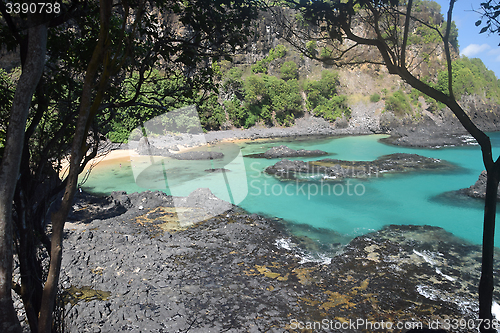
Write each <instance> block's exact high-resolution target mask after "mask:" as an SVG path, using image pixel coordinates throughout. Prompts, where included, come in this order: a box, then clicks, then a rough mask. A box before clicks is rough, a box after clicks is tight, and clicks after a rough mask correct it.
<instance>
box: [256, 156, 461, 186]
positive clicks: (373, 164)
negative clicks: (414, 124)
mask: <svg viewBox="0 0 500 333" xmlns="http://www.w3.org/2000/svg"><path fill="white" fill-rule="evenodd" d="M452 168H453V165H452V164H450V163H448V162H446V161H443V160H439V159H435V158H429V157H425V156H420V155H417V154H403V153H397V154H390V155H384V156H381V157H379V158H378V159H376V160H374V161H343V160H337V159H323V160H319V161H310V162H304V161H290V160H287V159H283V160H281V161H279V162H277V163H276V164H274V165H272V166H270V167H267V168H266V170H265V172H266V173H268V174H272V175H275V176H276V177H278V178H281V179H302V180H319V179H342V178H370V177H379V176H382V175H383V174H384V173H400V172H409V171H418V170H444V169H452Z"/></svg>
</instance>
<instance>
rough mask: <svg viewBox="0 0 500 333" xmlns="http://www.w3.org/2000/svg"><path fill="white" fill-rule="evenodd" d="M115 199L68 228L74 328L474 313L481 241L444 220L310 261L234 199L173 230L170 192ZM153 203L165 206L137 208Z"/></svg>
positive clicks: (151, 328) (67, 278)
mask: <svg viewBox="0 0 500 333" xmlns="http://www.w3.org/2000/svg"><path fill="white" fill-rule="evenodd" d="M203 196H205V198H203ZM114 197H115V198H117V199H116V200H119V201H120V202H130V204H131V205H132V206H130V207H131V208H130V209H129V210H128V211H127V212H125V213H123V214H122V215H120V216H117V217H113V218H108V219H103V220H94V221H92V222H91V223H89V224H86V225H83V226H80V227H78V228H74V229H67V230H66V237H65V240H64V254H63V262H62V272H61V285H62V290H63V300H64V301H65V302H66V303H65V304H66V305H65V306H64V308H65V322H66V330H65V331H66V332H87V331H91V332H118V331H123V330H125V331H130V330H131V331H144V332H185V331H193V332H209V331H213V332H222V331H228V332H252V331H256V332H257V331H263V332H288V331H294V329H293V327H292V325H296V324H297V322H320V321H321V320H323V319H324V318H328V319H331V321H330V322H329V324H330V325H332V326H329V328H328V329H327V330H326V331H328V332H347V333H354V332H356V333H357V332H364V331H371V330H365V329H361V328H354V329H353V328H351V327H347V328H336V326H335V324H336V323H337V324H338V323H340V322H341V321H344V320H347V321H348V320H349V319H353V318H361V319H364V320H368V321H380V318H383V319H384V320H385V321H388V320H390V321H392V322H394V323H395V322H398V321H399V322H404V321H406V322H421V323H423V327H427V325H428V323H429V322H431V321H435V320H444V319H447V320H453V319H458V320H460V319H466V320H469V319H474V318H477V315H476V313H477V307H478V305H477V283H478V281H479V272H480V269H479V267H480V258H481V249H480V247H479V246H476V245H471V244H467V243H466V242H464V241H463V240H461V239H457V238H455V237H454V236H453V235H452V234H450V233H447V232H446V231H444V230H443V229H441V228H436V227H429V226H388V227H386V228H384V229H383V230H380V231H377V232H372V233H370V234H367V235H364V236H360V237H357V238H355V239H353V240H352V241H351V242H350V243H348V245H347V246H346V247H345V249H344V250H343V252H342V253H340V254H338V255H335V256H333V257H332V258H330V259H329V260H328V261H327V260H323V261H322V262H321V263H315V262H304V260H303V259H304V258H302V257H301V253H302V249H301V248H300V247H298V246H297V245H295V244H297V243H298V242H297V241H296V240H297V239H296V238H294V237H293V236H290V235H289V234H287V233H285V232H284V231H283V228H282V227H281V226H280V225H279V224H277V223H276V222H275V221H274V219H268V218H265V217H262V216H259V215H256V214H252V215H248V214H247V213H246V212H245V211H243V210H241V209H239V208H238V207H235V206H233V207H232V208H231V209H230V210H228V211H226V212H225V213H224V214H222V215H219V216H216V217H214V218H211V219H208V220H206V221H203V222H200V223H198V224H196V225H194V226H192V227H190V228H170V227H166V225H170V226H172V221H173V220H175V211H172V209H171V206H169V205H170V204H171V203H172V199H173V198H171V197H168V196H163V195H161V194H160V193H158V192H146V193H136V194H132V195H130V198H129V200H126V199H124V197H125V195H124V194H123V193H120V194H117V195H115V196H114ZM119 197H120V199H118V198H119ZM212 200H214V197H213V195H212V194H211V193H209V192H208V191H207V190H203V189H202V190H199V191H196V192H195V193H193V195H192V196H190V198H185V201H186V204H187V205H192V206H195V207H202V206H203V205H205V203H206V202H210V201H212ZM150 202H151V203H153V202H156V203H158V204H160V205H159V206H154V207H151V208H144V207H143V209H138V208H137V205H138V204H145V205H147V204H148V203H150ZM169 223H170V224H169ZM323 259H324V258H323ZM496 262H498V261H496ZM495 272H498V267H497V266H496V267H495ZM495 274H497V273H495ZM498 287H499V286H498V285H497V286H495V290H496V292H495V296H494V297H495V299H499V297H500V295H499V294H498V290H500V288H498ZM294 323H295V324H294ZM441 327H443V326H441ZM249 328H251V329H249ZM450 332H457V333H458V332H461V331H460V329H458V330H455V331H453V330H450Z"/></svg>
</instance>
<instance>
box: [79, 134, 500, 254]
mask: <svg viewBox="0 0 500 333" xmlns="http://www.w3.org/2000/svg"><path fill="white" fill-rule="evenodd" d="M490 136H491V138H492V143H493V146H494V153H495V154H498V153H499V152H500V149H499V148H500V134H499V133H491V134H490ZM384 137H386V136H385V135H364V136H344V137H323V138H317V137H316V138H313V139H311V138H307V137H302V138H300V137H299V138H293V139H286V138H285V139H283V138H282V139H270V140H259V141H237V142H236V143H235V144H237V146H238V148H239V149H240V150H241V154H242V155H243V156H245V155H250V154H255V153H263V152H265V151H266V150H268V149H269V148H271V147H275V146H278V145H281V144H283V145H287V146H288V147H290V148H292V149H307V150H313V149H319V150H323V151H326V152H328V153H329V154H331V155H332V156H331V157H332V158H336V159H341V160H348V161H370V160H375V159H376V158H378V157H380V156H382V155H387V154H392V153H411V154H419V155H422V156H426V157H431V158H436V159H441V160H445V161H448V162H450V163H452V164H454V165H455V166H456V168H455V169H454V170H451V171H450V170H444V171H418V172H410V173H404V174H391V175H383V174H379V175H377V176H374V177H370V178H369V179H349V180H342V181H337V182H327V181H325V182H322V183H319V182H316V183H308V184H317V185H314V186H312V185H308V184H305V183H298V182H288V183H287V182H282V181H280V180H277V179H276V178H274V177H272V176H270V175H266V174H264V172H263V170H264V169H265V168H266V167H268V166H270V165H272V164H274V163H276V162H277V161H279V160H280V159H262V158H260V159H252V158H245V157H243V159H242V161H243V163H244V168H241V165H240V166H239V167H236V168H233V170H231V167H230V166H229V167H228V166H225V168H226V169H228V170H229V172H228V173H227V175H229V176H230V177H232V178H233V179H245V178H246V189H245V188H243V189H241V192H242V193H246V195H245V196H244V197H243V199H242V200H241V201H240V202H234V201H235V200H237V199H238V198H236V193H235V194H234V195H235V197H234V198H232V199H233V200H232V201H233V202H234V203H237V204H238V206H240V207H242V208H244V209H245V210H246V211H248V212H249V213H258V214H262V215H265V216H273V217H275V218H279V219H282V220H283V221H286V222H284V223H285V227H286V228H287V229H288V231H289V232H291V233H292V234H294V235H296V236H307V237H308V238H310V239H313V240H314V241H316V242H318V243H319V244H321V245H322V248H323V249H325V250H326V251H335V250H336V249H337V246H338V245H344V244H346V243H348V242H349V241H350V240H351V239H353V238H354V237H356V236H359V235H362V234H366V233H369V232H373V231H377V230H380V229H382V228H383V227H384V226H386V225H391V224H396V225H431V226H438V227H441V228H443V229H445V230H446V231H449V232H451V233H453V234H454V235H455V236H457V237H460V238H463V239H465V240H467V241H470V242H472V243H474V244H479V243H480V242H481V237H482V213H483V205H482V201H480V200H477V199H471V198H466V197H461V196H458V195H456V194H453V193H451V192H452V191H456V190H459V189H461V188H466V187H469V186H470V185H472V184H474V182H475V181H476V180H477V177H478V175H479V173H480V172H481V171H482V170H483V166H482V160H481V153H480V150H479V147H478V146H464V147H447V148H440V149H421V148H418V149H417V148H405V147H398V146H393V145H388V144H384V143H382V142H380V139H382V138H384ZM225 144H226V145H227V143H221V144H219V145H222V146H223V145H225ZM216 146H217V145H216ZM214 149H215V148H214ZM137 158H138V157H137V156H132V157H131V158H129V157H121V158H115V159H107V160H105V163H102V164H98V165H97V166H95V167H94V169H93V170H92V173H91V174H90V177H89V179H88V181H87V182H86V183H85V184H83V186H82V188H83V189H84V190H86V191H89V192H92V193H99V194H109V193H111V192H112V191H126V192H127V193H133V192H142V191H145V190H158V189H159V190H163V191H165V192H166V193H167V194H170V191H169V189H167V188H165V187H166V186H165V183H164V182H163V183H162V184H161V186H158V187H157V188H154V187H149V188H145V187H142V186H144V185H145V184H144V183H142V184H141V183H139V184H138V182H136V181H135V180H134V176H133V172H132V164H134V163H137V162H134V159H135V161H137ZM321 158H322V157H314V158H300V157H299V158H290V159H291V160H294V159H298V160H305V161H310V160H319V159H321ZM131 159H132V162H131ZM186 162H187V161H169V162H168V163H178V166H179V168H177V169H176V167H175V165H174V166H173V168H172V166H171V168H172V170H173V169H176V172H178V176H177V177H176V178H178V179H179V180H184V181H183V182H181V183H182V184H181V185H182V186H180V187H179V188H182V190H180V192H179V191H178V190H176V192H175V193H172V194H173V195H177V196H187V195H188V194H189V193H190V192H192V191H193V190H195V189H196V188H198V187H210V189H211V191H212V192H213V193H214V194H215V195H216V196H218V197H220V198H221V199H224V200H227V201H231V200H230V199H231V198H229V197H227V191H225V186H222V187H223V188H221V189H218V188H217V187H214V186H213V181H212V182H211V181H210V180H211V179H212V177H217V175H210V174H207V172H206V171H205V170H206V169H207V168H206V165H207V163H208V164H210V165H213V163H214V162H213V161H208V162H207V161H203V162H201V161H188V162H189V163H186ZM224 163H227V161H225V162H223V163H222V164H224ZM186 165H189V167H185V166H186ZM181 166H183V167H181ZM242 170H243V171H242ZM242 172H245V174H243V173H242ZM152 177H153V176H152ZM171 178H172V177H171ZM189 179H194V181H192V182H189V181H188V180H189ZM212 180H213V179H212ZM205 182H206V183H205ZM160 183H161V182H160ZM156 184H157V183H156ZM322 184H323V186H321V185H322ZM324 184H326V185H324ZM139 185H141V186H139ZM149 185H151V184H149ZM287 185H288V186H287ZM146 186H148V185H146ZM153 186H154V185H153ZM285 189H286V190H285ZM233 192H236V191H233ZM240 197H241V196H240ZM497 230H498V229H497ZM497 232H498V231H497ZM498 235H500V233H499V234H498ZM498 235H497V239H498Z"/></svg>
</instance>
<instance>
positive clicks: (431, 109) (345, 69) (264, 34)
mask: <svg viewBox="0 0 500 333" xmlns="http://www.w3.org/2000/svg"><path fill="white" fill-rule="evenodd" d="M295 15H296V13H295V12H294V11H292V10H290V9H276V10H275V11H272V12H262V13H261V15H260V18H259V19H258V20H257V22H256V24H255V27H256V30H255V35H254V37H253V40H252V43H251V45H249V46H248V47H247V49H246V50H244V51H243V52H242V53H240V54H239V55H237V56H236V57H235V58H234V59H235V61H234V63H233V64H234V65H236V66H240V67H247V68H249V67H250V66H251V65H252V64H255V63H256V62H257V61H259V60H262V59H264V58H266V57H267V56H268V55H269V53H270V51H271V50H272V49H273V48H275V47H276V46H278V45H284V46H286V48H287V55H286V57H284V58H281V59H277V60H273V61H271V62H270V64H269V68H268V75H275V76H279V68H280V66H281V64H283V63H284V62H285V61H293V62H295V63H296V64H297V65H298V74H299V76H298V79H299V81H300V80H307V79H310V78H317V77H319V76H320V73H321V71H323V70H333V71H336V72H338V74H339V81H340V87H339V89H338V93H339V94H342V95H345V96H347V102H348V104H349V106H350V108H351V116H350V119H349V120H348V124H347V127H350V128H353V129H357V131H356V132H367V133H368V132H374V133H390V134H394V135H402V136H404V135H405V133H408V132H411V131H413V132H415V131H416V132H418V131H419V130H420V129H426V128H427V132H429V131H431V132H446V133H461V132H464V130H463V128H462V126H461V124H460V123H459V122H458V120H457V118H456V117H455V116H454V115H453V114H452V113H451V112H450V111H449V110H448V109H447V108H443V105H441V106H439V107H438V108H436V105H435V104H433V102H431V101H428V100H426V99H424V98H423V97H422V96H420V97H418V98H416V99H415V100H414V103H413V104H412V105H411V110H410V111H408V112H407V113H405V114H398V113H397V112H393V111H391V110H389V109H388V108H387V107H386V104H387V101H388V99H389V98H390V96H391V94H393V93H394V92H397V91H402V92H403V93H405V94H406V95H407V96H410V94H411V93H412V88H411V87H410V86H409V85H408V84H406V83H405V82H403V81H402V80H401V79H399V77H397V76H396V75H390V74H389V73H388V71H387V69H386V68H385V67H384V66H383V65H373V64H368V63H365V64H362V65H356V66H342V67H336V66H335V65H334V64H325V63H323V62H320V61H317V60H312V59H310V58H308V57H306V56H304V55H303V54H301V53H300V52H299V51H298V50H297V49H296V48H295V47H294V46H293V45H291V44H290V43H289V41H290V39H292V36H291V35H290V34H291V33H293V30H294V29H299V28H303V26H302V27H298V26H294V24H297V23H292V24H291V26H290V27H291V29H286V28H284V27H283V26H281V25H280V23H279V22H280V21H282V20H283V18H289V21H290V22H293V17H294V16H295ZM417 15H419V16H420V17H419V18H420V19H422V20H424V19H426V20H431V21H432V22H434V23H435V24H437V25H440V24H441V25H442V24H443V23H444V21H443V17H442V15H441V14H440V13H439V11H438V10H436V8H431V7H430V8H426V9H425V10H421V11H420V12H418V13H417ZM310 29H312V28H310ZM357 29H359V30H362V29H363V27H362V26H361V25H360V26H359V27H357ZM412 31H413V34H412V36H411V37H410V40H411V45H409V47H408V58H409V59H410V62H411V63H412V64H413V66H412V68H413V72H412V73H413V74H414V75H415V76H416V77H417V78H420V79H424V80H430V82H433V83H436V82H437V79H438V74H439V72H440V71H442V70H443V69H444V64H445V59H444V52H443V47H442V45H440V44H439V43H430V42H428V41H429V39H430V37H429V35H428V34H429V31H424V29H423V28H422V27H420V26H414V27H413V29H412ZM452 49H453V45H452ZM371 56H372V57H376V54H375V55H374V54H373V53H372V54H371ZM457 57H458V54H456V53H455V54H454V58H457ZM371 60H374V59H371ZM247 73H248V71H247ZM373 95H378V96H380V98H379V100H376V101H374V100H375V99H376V98H375V99H371V97H372V96H373ZM304 100H305V96H304ZM459 104H460V105H461V106H462V107H463V108H464V109H465V110H466V112H467V113H468V114H469V115H470V117H471V119H472V120H473V122H474V123H475V124H476V125H477V126H478V127H479V128H481V129H482V130H483V131H497V130H500V108H499V106H498V105H497V104H496V103H495V102H494V101H493V100H491V99H488V98H486V97H485V95H483V96H481V95H479V94H470V95H465V96H462V97H461V99H460V100H459ZM332 125H333V126H338V124H335V123H333V124H332ZM342 126H344V127H345V126H346V125H345V124H343V125H342Z"/></svg>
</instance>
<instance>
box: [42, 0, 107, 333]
mask: <svg viewBox="0 0 500 333" xmlns="http://www.w3.org/2000/svg"><path fill="white" fill-rule="evenodd" d="M111 5H112V1H111V0H101V1H100V23H101V27H100V32H99V40H98V42H97V45H96V47H95V49H94V52H93V53H92V58H91V59H90V62H89V65H88V67H87V72H86V74H85V79H84V83H83V89H82V96H81V99H80V110H79V114H78V120H77V125H76V130H75V136H74V138H73V144H72V147H71V156H70V163H69V174H68V179H67V183H66V188H65V192H64V196H63V199H62V203H61V207H60V208H59V210H58V211H57V212H55V213H54V214H52V238H51V249H50V264H49V274H48V276H47V281H46V283H45V286H44V288H43V295H42V304H41V309H40V315H39V322H38V333H50V332H51V329H52V313H53V310H54V305H55V300H56V295H57V287H58V282H59V274H60V272H61V261H62V236H63V230H64V223H65V221H66V217H67V216H68V213H69V210H70V208H71V206H72V204H73V198H74V195H75V191H76V185H77V182H78V174H79V173H80V163H81V161H82V157H83V154H85V153H86V150H87V148H86V147H87V145H86V142H85V139H86V137H87V133H88V127H89V123H90V120H91V119H92V116H93V115H95V112H93V111H94V110H93V108H92V107H93V106H94V105H98V104H99V103H100V102H101V101H100V100H98V99H99V97H100V98H101V99H102V93H103V92H102V91H98V95H99V96H98V97H96V100H95V101H94V103H92V88H93V86H94V80H95V77H96V75H97V74H98V70H99V68H100V66H101V65H102V63H103V59H104V58H105V54H106V51H107V49H108V47H109V23H110V18H111ZM107 77H108V76H107V71H106V68H104V73H103V75H102V77H101V82H100V87H101V88H102V87H103V85H104V81H106V80H107V79H106V78H107ZM96 109H97V108H96Z"/></svg>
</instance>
